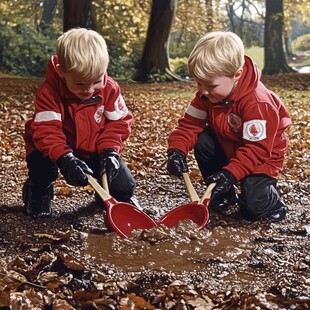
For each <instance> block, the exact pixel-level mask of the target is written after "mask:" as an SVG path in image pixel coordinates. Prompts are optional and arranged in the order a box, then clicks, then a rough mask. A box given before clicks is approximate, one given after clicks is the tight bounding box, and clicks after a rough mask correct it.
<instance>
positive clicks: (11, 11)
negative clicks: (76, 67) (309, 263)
mask: <svg viewBox="0 0 310 310" xmlns="http://www.w3.org/2000/svg"><path fill="white" fill-rule="evenodd" d="M309 17H310V3H309V1H308V0H298V1H295V0H266V1H264V0H239V1H235V0H230V1H222V0H178V1H177V0H152V1H151V0H149V1H141V0H127V1H122V0H96V1H94V0H93V1H92V0H63V1H61V0H42V1H39V0H29V1H21V0H13V1H12V0H10V1H9V0H3V1H1V3H0V42H1V45H0V72H3V73H8V74H15V75H19V76H34V77H43V76H44V73H45V67H46V64H47V61H48V59H49V57H50V55H51V54H53V53H54V52H55V42H56V39H57V37H58V36H59V35H61V33H62V32H63V31H64V30H67V29H69V28H72V27H77V26H79V27H87V28H92V29H94V30H96V31H98V32H100V33H101V34H102V35H103V36H104V38H105V39H106V41H107V44H108V48H109V52H110V56H111V63H110V66H109V74H110V75H111V76H112V77H114V78H119V79H124V80H135V81H142V82H146V81H147V82H165V81H170V80H176V79H180V78H181V79H184V78H188V73H187V66H186V62H187V57H188V55H189V53H190V51H191V50H192V48H193V46H194V44H195V43H196V42H197V40H198V39H199V38H200V37H201V36H202V35H203V34H204V33H206V32H208V31H212V30H230V31H233V32H235V33H237V34H238V35H239V36H240V37H241V38H242V39H243V41H244V43H245V46H246V49H247V54H248V55H250V56H252V57H253V59H254V60H255V61H256V62H257V64H258V66H259V67H260V68H261V69H263V73H264V74H276V73H280V72H282V73H286V72H294V69H295V70H299V69H300V68H301V67H304V66H309V63H310V60H309V59H310V18H309ZM303 70H308V69H307V68H306V69H303Z"/></svg>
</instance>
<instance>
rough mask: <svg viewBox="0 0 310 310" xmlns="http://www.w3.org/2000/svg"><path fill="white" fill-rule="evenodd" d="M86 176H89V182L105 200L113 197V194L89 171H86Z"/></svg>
mask: <svg viewBox="0 0 310 310" xmlns="http://www.w3.org/2000/svg"><path fill="white" fill-rule="evenodd" d="M86 176H87V178H88V183H89V184H90V185H91V186H92V188H93V189H94V190H95V192H96V193H97V194H98V195H99V196H100V197H101V198H102V200H103V201H106V200H109V199H110V198H112V196H111V195H110V194H109V193H108V192H106V191H105V190H104V189H103V188H102V187H101V186H100V184H99V183H98V182H97V180H96V179H95V178H94V177H93V176H91V175H90V174H87V173H86Z"/></svg>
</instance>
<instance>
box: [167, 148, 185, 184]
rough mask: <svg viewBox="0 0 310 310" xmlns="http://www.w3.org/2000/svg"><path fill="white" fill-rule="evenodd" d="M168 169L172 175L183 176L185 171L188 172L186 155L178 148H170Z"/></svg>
mask: <svg viewBox="0 0 310 310" xmlns="http://www.w3.org/2000/svg"><path fill="white" fill-rule="evenodd" d="M167 170H168V172H169V173H170V174H171V175H174V176H176V177H179V178H181V177H182V174H183V173H184V172H188V167H187V162H186V155H185V154H184V153H183V152H182V151H180V150H178V149H171V150H169V151H168V164H167Z"/></svg>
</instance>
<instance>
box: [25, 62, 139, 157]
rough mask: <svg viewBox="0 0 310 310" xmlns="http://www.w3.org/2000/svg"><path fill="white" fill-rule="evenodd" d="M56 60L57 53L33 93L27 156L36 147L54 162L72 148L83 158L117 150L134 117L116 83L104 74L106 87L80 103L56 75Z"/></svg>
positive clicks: (118, 150)
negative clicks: (105, 150)
mask: <svg viewBox="0 0 310 310" xmlns="http://www.w3.org/2000/svg"><path fill="white" fill-rule="evenodd" d="M57 63H58V61H57V56H52V58H51V60H50V62H49V64H48V67H47V72H46V79H45V81H44V82H43V84H42V85H41V87H40V88H39V90H38V92H37V95H36V99H35V113H34V115H33V117H32V119H30V120H29V121H28V122H27V123H26V126H25V135H24V138H25V142H26V152H27V155H28V154H29V153H31V152H32V151H33V150H35V149H37V150H39V151H41V152H42V153H43V155H46V156H49V157H50V158H51V159H52V160H53V161H56V160H57V159H58V158H59V157H60V156H61V155H63V154H65V153H68V152H71V151H73V152H74V153H75V154H77V155H80V156H82V157H86V158H88V157H91V156H92V155H94V154H96V153H97V154H100V152H101V151H102V150H103V149H104V148H113V149H114V150H115V151H117V152H120V151H121V149H122V147H123V141H124V140H126V139H127V138H128V137H129V135H130V133H131V124H132V122H133V116H132V114H131V112H129V111H128V109H127V107H126V104H125V102H124V100H123V97H122V95H121V93H120V87H119V85H118V84H117V83H116V82H115V81H114V80H113V79H111V78H110V77H108V76H105V87H104V88H103V89H102V90H101V91H100V92H99V93H98V94H96V95H95V96H94V97H92V98H91V99H88V100H86V101H85V102H82V101H81V100H80V99H78V98H76V97H75V96H74V95H73V94H72V93H71V92H70V91H69V90H68V89H67V87H66V85H65V82H64V80H63V79H61V78H60V77H59V75H58V74H57V72H56V70H55V65H56V64H57Z"/></svg>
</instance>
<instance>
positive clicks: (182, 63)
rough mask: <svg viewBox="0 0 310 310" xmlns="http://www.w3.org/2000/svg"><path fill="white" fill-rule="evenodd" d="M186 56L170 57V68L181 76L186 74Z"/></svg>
mask: <svg viewBox="0 0 310 310" xmlns="http://www.w3.org/2000/svg"><path fill="white" fill-rule="evenodd" d="M187 59H188V58H187V57H182V58H179V57H176V58H173V59H170V66H171V70H172V71H173V72H174V73H176V74H177V75H179V76H181V77H186V76H188V70H187Z"/></svg>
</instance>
